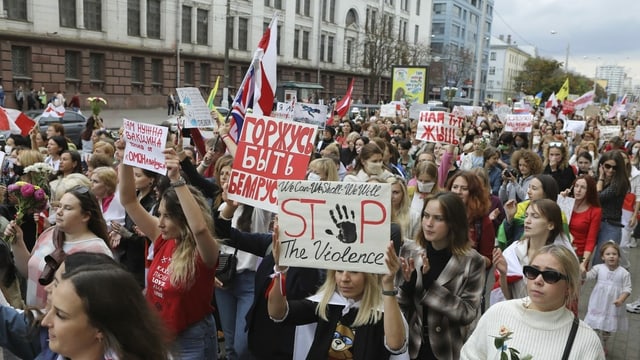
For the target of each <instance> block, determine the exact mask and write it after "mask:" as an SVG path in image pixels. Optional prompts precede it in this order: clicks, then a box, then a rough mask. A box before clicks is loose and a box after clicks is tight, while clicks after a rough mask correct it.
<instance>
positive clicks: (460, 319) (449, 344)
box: [398, 250, 485, 360]
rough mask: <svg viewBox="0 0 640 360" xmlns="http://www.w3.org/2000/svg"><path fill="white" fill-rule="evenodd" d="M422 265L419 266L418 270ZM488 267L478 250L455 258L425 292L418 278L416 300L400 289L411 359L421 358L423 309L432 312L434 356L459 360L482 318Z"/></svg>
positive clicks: (431, 331) (429, 335)
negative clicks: (407, 326) (477, 321)
mask: <svg viewBox="0 0 640 360" xmlns="http://www.w3.org/2000/svg"><path fill="white" fill-rule="evenodd" d="M421 267H422V264H421V263H420V264H418V263H417V262H416V269H420V268H421ZM484 268H485V263H484V259H483V257H482V256H481V255H480V254H479V253H478V252H476V251H475V250H470V251H468V252H467V253H466V254H465V255H462V256H456V255H453V256H451V259H449V262H448V263H447V265H445V267H444V269H443V271H442V273H441V274H440V276H439V277H438V279H437V280H436V281H435V282H434V283H433V284H432V285H431V287H430V288H429V289H426V290H425V289H424V288H423V284H422V276H418V277H417V281H416V289H415V292H414V296H413V297H411V296H409V295H408V294H407V293H406V292H404V291H403V290H402V288H401V289H400V293H399V295H398V296H399V298H398V301H399V303H400V308H401V309H402V311H403V313H404V315H405V317H406V318H407V321H408V323H409V355H410V356H411V358H412V359H415V358H416V357H417V356H418V351H419V350H420V346H421V345H422V341H423V338H425V339H426V338H427V337H426V336H425V337H423V334H422V332H423V327H422V317H423V309H424V307H427V308H428V309H429V312H428V339H429V342H430V344H431V348H432V350H433V353H434V355H435V356H436V357H437V358H438V359H440V360H447V359H458V358H459V357H460V349H461V348H462V345H463V344H464V342H465V341H466V339H467V337H468V336H469V335H470V334H471V330H473V329H472V328H471V325H472V324H475V321H476V320H477V319H478V318H479V317H480V301H481V297H482V292H483V291H484V278H485V270H484Z"/></svg>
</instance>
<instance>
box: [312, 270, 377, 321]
mask: <svg viewBox="0 0 640 360" xmlns="http://www.w3.org/2000/svg"><path fill="white" fill-rule="evenodd" d="M362 274H364V277H365V281H364V291H363V293H362V299H361V302H360V307H359V308H358V314H357V315H356V318H355V320H354V321H353V324H351V326H353V327H358V326H363V325H367V324H375V323H377V322H378V321H380V320H381V319H382V316H383V313H382V308H383V302H382V295H381V294H382V283H381V281H382V280H381V278H380V275H377V274H371V273H362ZM337 287H338V284H336V270H328V271H327V279H326V280H325V281H324V284H322V286H321V287H320V289H318V292H317V294H319V295H321V296H322V298H321V299H320V302H319V303H318V306H317V307H316V313H317V314H318V316H319V317H320V318H321V319H322V320H324V321H328V317H327V308H328V305H329V300H331V297H332V296H333V294H334V293H335V292H337V291H338V290H337Z"/></svg>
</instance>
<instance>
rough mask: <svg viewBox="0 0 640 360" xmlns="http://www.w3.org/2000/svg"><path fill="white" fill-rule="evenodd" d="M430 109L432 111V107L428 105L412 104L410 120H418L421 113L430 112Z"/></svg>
mask: <svg viewBox="0 0 640 360" xmlns="http://www.w3.org/2000/svg"><path fill="white" fill-rule="evenodd" d="M429 109H431V105H428V104H418V103H416V104H411V107H409V118H411V119H414V120H418V118H419V117H420V113H421V112H423V111H429Z"/></svg>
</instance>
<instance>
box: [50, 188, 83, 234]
mask: <svg viewBox="0 0 640 360" xmlns="http://www.w3.org/2000/svg"><path fill="white" fill-rule="evenodd" d="M89 217H90V215H89V213H87V212H85V211H84V210H83V209H82V205H81V203H80V200H79V199H78V198H77V197H75V195H73V194H72V193H66V194H64V195H62V198H60V207H59V208H58V210H57V211H56V225H57V226H58V228H59V229H60V230H61V231H63V232H65V233H70V234H73V233H77V232H81V231H85V230H86V229H87V223H88V222H89Z"/></svg>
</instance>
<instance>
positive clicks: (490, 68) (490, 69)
mask: <svg viewBox="0 0 640 360" xmlns="http://www.w3.org/2000/svg"><path fill="white" fill-rule="evenodd" d="M495 74H496V67H495V66H489V75H495Z"/></svg>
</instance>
